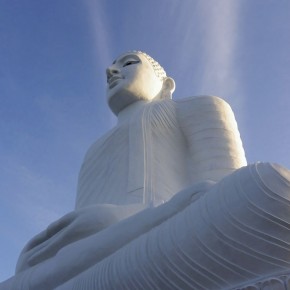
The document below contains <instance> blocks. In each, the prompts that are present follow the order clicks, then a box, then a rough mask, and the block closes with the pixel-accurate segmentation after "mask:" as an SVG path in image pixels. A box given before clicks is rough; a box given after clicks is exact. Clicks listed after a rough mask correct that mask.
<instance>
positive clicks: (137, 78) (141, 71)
mask: <svg viewBox="0 0 290 290" xmlns="http://www.w3.org/2000/svg"><path fill="white" fill-rule="evenodd" d="M106 73H107V101H108V104H109V106H110V108H111V110H112V111H113V112H114V114H116V115H118V113H119V112H120V111H122V110H123V109H124V108H125V107H127V106H129V105H131V104H132V103H134V102H136V101H147V102H150V101H152V100H156V99H164V98H171V96H172V93H173V91H174V89H175V83H174V80H173V79H172V78H170V77H167V76H166V73H165V71H164V69H163V68H162V67H161V66H160V64H159V63H158V62H157V61H155V60H154V59H153V58H152V57H150V56H149V55H147V54H146V53H144V52H141V51H132V52H127V53H124V54H122V55H120V56H119V57H118V58H117V59H116V60H115V61H114V62H113V63H112V65H111V66H110V67H108V68H107V70H106Z"/></svg>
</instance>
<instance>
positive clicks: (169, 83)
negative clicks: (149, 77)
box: [159, 77, 175, 99]
mask: <svg viewBox="0 0 290 290" xmlns="http://www.w3.org/2000/svg"><path fill="white" fill-rule="evenodd" d="M174 90H175V81H174V80H173V79H172V78H170V77H166V78H165V79H164V80H163V85H162V89H161V92H160V97H159V98H160V99H172V93H173V92H174Z"/></svg>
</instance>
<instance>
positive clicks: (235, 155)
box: [177, 96, 246, 181]
mask: <svg viewBox="0 0 290 290" xmlns="http://www.w3.org/2000/svg"><path fill="white" fill-rule="evenodd" d="M177 116H178V121H179V124H180V127H181V129H182V131H183V133H184V135H185V137H186V140H187V143H188V150H189V154H190V158H189V172H190V174H191V176H192V178H193V181H200V180H205V179H211V180H214V181H218V180H220V179H221V178H223V177H224V176H226V175H228V174H229V173H231V172H233V171H234V170H235V169H237V168H240V167H242V166H244V165H246V159H245V153H244V149H243V146H242V141H241V139H240V134H239V131H238V127H237V123H236V120H235V117H234V114H233V111H232V109H231V107H230V106H229V105H228V104H227V103H226V102H225V101H224V100H222V99H220V98H218V97H212V96H199V97H194V98H188V99H184V100H181V101H178V102H177Z"/></svg>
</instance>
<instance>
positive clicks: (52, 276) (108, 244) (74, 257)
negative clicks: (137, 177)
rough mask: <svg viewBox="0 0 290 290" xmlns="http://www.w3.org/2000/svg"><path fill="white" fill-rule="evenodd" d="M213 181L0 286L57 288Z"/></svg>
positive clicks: (67, 248) (68, 247)
mask: <svg viewBox="0 0 290 290" xmlns="http://www.w3.org/2000/svg"><path fill="white" fill-rule="evenodd" d="M213 185H214V183H213V182H210V181H205V182H201V183H197V184H194V185H193V186H191V187H189V188H187V189H185V190H182V191H181V192H179V193H177V194H176V195H175V196H174V197H173V198H172V199H171V200H169V201H168V202H166V203H164V204H162V205H160V206H158V207H153V208H147V209H145V210H143V211H141V212H139V213H137V214H136V215H134V216H131V217H129V218H127V219H124V220H123V221H120V222H119V223H116V224H114V225H111V226H110V227H107V228H106V229H104V230H102V231H100V232H98V233H96V234H93V235H90V236H88V237H86V238H83V239H79V240H77V241H75V242H73V243H69V244H67V245H66V246H64V247H63V248H61V249H59V250H58V251H56V253H55V255H54V256H51V257H50V258H48V259H45V260H43V261H42V262H39V263H38V264H36V265H28V267H26V269H22V270H21V271H20V272H19V273H17V275H16V276H15V277H14V278H11V279H10V280H7V281H6V282H5V283H4V284H3V285H0V289H1V290H2V289H5V290H6V289H9V290H10V289H11V290H12V289H26V288H25V287H26V286H27V285H29V287H30V288H29V289H31V290H34V289H35V290H36V289H37V290H38V289H43V286H44V285H45V287H47V288H45V289H54V288H55V287H56V286H57V285H60V284H62V283H64V282H65V281H67V280H69V279H71V278H72V277H75V276H77V274H79V273H81V272H83V271H84V270H86V269H88V268H89V267H91V266H93V265H96V264H97V263H98V262H100V261H101V260H103V259H104V258H106V257H108V256H109V255H111V254H113V253H114V252H115V251H117V250H118V249H120V248H122V247H123V246H125V245H127V244H128V243H130V242H131V241H133V240H134V239H136V238H137V237H139V236H140V235H142V234H144V233H146V232H148V231H150V230H151V229H152V228H154V227H156V226H158V225H160V224H161V223H163V222H164V221H166V220H167V219H169V218H171V217H172V216H174V215H176V214H178V213H179V212H181V211H182V210H184V209H185V208H186V207H187V206H188V205H189V204H191V203H192V202H194V201H196V200H197V199H198V198H199V197H200V196H202V195H203V194H204V193H205V192H206V191H208V190H210V189H211V188H212V187H213ZM83 214H85V213H83ZM79 218H81V216H80V215H77V216H76V218H73V219H71V218H69V220H71V221H70V223H71V222H72V221H73V220H74V221H77V220H78V219H79ZM81 219H82V218H81ZM90 219H91V218H90ZM63 222H64V220H60V221H58V222H57V223H55V224H53V225H52V228H51V229H50V230H54V231H56V232H55V235H54V236H53V237H52V238H53V239H57V237H58V235H61V231H59V229H60V227H59V224H62V223H63ZM66 223H67V222H65V224H66ZM65 229H69V225H67V226H65V227H63V230H65ZM71 230H72V228H71ZM73 232H74V231H73ZM51 242H53V241H51ZM42 247H43V250H44V251H46V250H48V248H47V247H49V245H48V244H44V245H43V246H42ZM39 250H41V249H39ZM1 286H2V288H1Z"/></svg>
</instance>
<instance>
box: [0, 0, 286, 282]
mask: <svg viewBox="0 0 290 290" xmlns="http://www.w3.org/2000/svg"><path fill="white" fill-rule="evenodd" d="M132 49H138V50H143V51H145V52H147V53H148V54H150V55H151V56H152V57H154V58H155V59H156V60H158V61H159V62H160V63H161V64H162V65H163V66H164V68H165V69H166V71H167V74H168V75H169V76H171V77H173V78H174V79H175V82H176V91H175V94H174V98H175V99H180V98H183V97H188V96H194V95H201V94H207V95H217V96H220V97H222V98H224V99H225V100H226V101H227V102H229V103H230V105H231V106H232V108H233V110H234V112H235V115H236V119H237V122H238V124H239V129H240V133H241V137H242V140H243V144H244V148H245V151H246V156H247V159H248V162H249V163H251V162H255V161H271V162H277V163H280V164H282V165H284V166H286V167H288V168H290V154H289V147H290V146H289V144H290V112H289V111H290V1H289V0H255V1H253V0H158V1H156V0H138V1H137V0H82V1H81V0H50V1H48V0H26V1H23V0H0V104H1V105H0V136H1V139H0V233H1V236H0V281H2V280H4V279H6V278H8V277H9V276H11V275H13V273H14V268H15V264H16V261H17V257H18V255H19V253H20V251H21V249H22V248H23V246H24V245H25V243H26V242H27V241H28V240H29V239H30V238H31V237H32V236H34V235H35V234H37V233H38V232H39V231H41V230H43V229H45V228H46V226H47V225H48V224H49V223H51V222H52V221H54V220H56V219H57V218H60V217H61V216H62V215H64V214H65V213H67V212H69V211H71V210H72V209H73V207H74V198H75V192H76V184H77V176H78V171H79V169H80V166H81V162H82V159H83V157H84V154H85V152H86V149H87V148H88V147H89V145H90V144H91V143H92V142H93V141H94V140H96V139H97V138H98V137H99V136H101V135H102V134H103V133H104V132H106V131H107V130H108V129H109V128H111V127H112V126H113V125H114V124H115V121H116V120H115V117H114V116H113V114H112V113H111V112H110V110H109V109H108V107H107V104H106V101H105V74H104V72H105V68H106V67H107V66H108V65H109V64H110V63H111V62H112V60H113V59H115V58H116V56H118V55H119V54H120V53H122V52H125V51H128V50H132Z"/></svg>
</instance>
